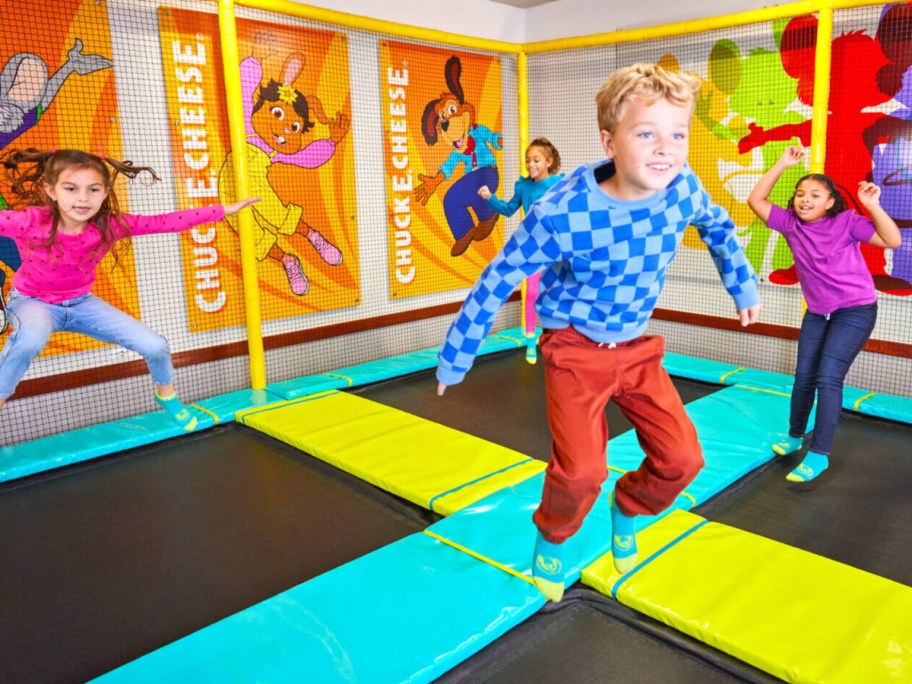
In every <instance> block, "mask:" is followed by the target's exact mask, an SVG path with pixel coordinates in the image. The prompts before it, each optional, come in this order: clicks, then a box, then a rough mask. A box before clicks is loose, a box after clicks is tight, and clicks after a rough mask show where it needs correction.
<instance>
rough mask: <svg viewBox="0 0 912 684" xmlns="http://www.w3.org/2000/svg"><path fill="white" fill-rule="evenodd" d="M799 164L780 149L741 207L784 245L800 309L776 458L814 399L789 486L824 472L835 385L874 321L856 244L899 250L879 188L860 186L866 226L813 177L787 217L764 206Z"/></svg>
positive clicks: (791, 151)
mask: <svg viewBox="0 0 912 684" xmlns="http://www.w3.org/2000/svg"><path fill="white" fill-rule="evenodd" d="M803 157H804V152H803V151H802V149H801V148H800V147H795V146H790V147H788V148H786V150H785V152H784V153H783V154H782V157H781V158H780V159H779V161H777V162H776V163H775V164H774V165H773V166H772V168H770V170H769V171H767V172H766V174H765V175H764V176H763V177H762V178H761V179H760V181H759V182H758V183H757V186H756V187H755V188H754V189H753V191H752V192H751V194H750V197H749V198H748V200H747V203H748V204H749V205H750V208H751V209H753V210H754V213H755V214H757V216H759V217H760V218H761V219H763V220H764V221H765V222H766V224H767V226H769V227H770V228H771V229H772V230H775V231H777V232H779V233H781V234H782V236H783V237H784V238H785V240H786V242H787V243H788V246H789V248H790V249H791V250H792V254H793V255H794V257H795V268H796V270H797V272H798V282H799V284H800V285H801V293H802V294H803V295H804V299H805V301H806V302H807V312H806V313H805V315H804V319H803V320H802V322H801V332H800V333H799V336H798V363H797V366H796V369H795V386H794V388H793V389H792V405H791V416H790V419H789V432H788V436H787V437H785V438H784V439H782V440H781V441H779V442H776V443H775V444H773V447H772V448H773V451H775V452H776V453H777V454H780V455H785V454H790V453H792V452H794V451H798V450H799V449H801V447H802V446H803V445H804V435H805V432H806V431H807V424H808V419H809V417H810V414H811V409H812V408H813V407H814V395H815V394H816V396H817V417H816V419H815V421H814V435H813V438H812V439H811V444H810V448H809V449H808V452H807V454H806V455H805V457H804V460H802V462H801V463H800V464H799V466H798V467H797V468H795V469H794V470H793V471H792V472H791V473H789V474H788V476H787V477H788V479H789V480H792V481H793V482H807V481H808V480H812V479H814V478H815V477H817V476H818V475H819V474H820V473H822V472H823V471H824V470H826V468H827V466H829V455H830V447H831V446H832V443H833V436H834V435H835V433H836V425H837V423H838V422H839V416H840V414H841V413H842V387H843V383H844V382H845V377H846V374H847V373H848V372H849V368H850V367H851V365H852V362H853V361H854V360H855V357H856V356H858V353H859V352H860V351H861V350H862V349H863V348H864V346H865V343H866V342H867V341H868V338H869V337H870V336H871V332H872V331H873V330H874V323H875V322H876V320H877V292H876V291H875V289H874V281H873V279H872V278H871V274H870V272H869V271H868V268H867V266H866V265H865V261H864V257H862V255H861V251H860V250H859V244H860V243H867V244H870V245H873V246H875V247H880V248H881V249H886V248H889V249H895V248H897V247H899V244H900V242H901V239H900V233H899V228H898V227H897V226H896V222H895V221H894V220H893V219H892V218H890V217H889V216H888V215H887V213H886V212H885V211H884V210H883V208H882V207H881V206H880V188H879V187H877V186H876V185H874V184H873V183H866V182H862V183H860V184H859V188H858V199H859V200H860V201H861V203H862V205H863V206H864V208H865V209H866V210H867V212H868V214H870V216H871V218H867V217H865V216H860V215H858V214H856V213H855V212H854V211H852V210H846V208H845V201H844V200H843V198H842V195H840V194H839V192H838V191H837V190H836V186H835V185H834V183H833V180H832V179H831V178H829V177H828V176H824V175H822V174H816V173H815V174H810V175H808V176H805V177H804V178H802V179H801V180H799V181H798V185H797V186H796V188H795V194H794V196H793V197H792V199H791V200H790V201H789V205H788V209H787V210H786V209H782V208H780V207H777V206H776V205H774V204H773V203H772V202H770V200H769V195H770V193H771V192H772V190H773V186H775V184H776V181H777V180H779V177H780V176H781V175H782V173H783V171H785V169H787V168H789V167H790V166H794V165H795V164H797V163H798V162H800V161H801V159H802V158H803Z"/></svg>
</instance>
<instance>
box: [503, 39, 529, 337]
mask: <svg viewBox="0 0 912 684" xmlns="http://www.w3.org/2000/svg"><path fill="white" fill-rule="evenodd" d="M516 86H517V94H518V95H519V103H518V104H519V155H520V160H519V168H520V169H522V168H523V165H524V164H525V162H526V147H528V146H529V72H528V70H527V58H526V53H525V51H523V50H520V52H519V54H518V55H517V56H516ZM503 187H504V189H503V193H504V195H506V192H507V184H506V183H504V185H503ZM521 295H522V302H521V304H520V306H521V308H522V327H523V330H527V328H526V323H527V321H526V297H527V296H528V295H527V294H526V281H525V279H524V280H523V281H522V290H521Z"/></svg>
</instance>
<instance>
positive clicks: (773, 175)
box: [747, 145, 804, 223]
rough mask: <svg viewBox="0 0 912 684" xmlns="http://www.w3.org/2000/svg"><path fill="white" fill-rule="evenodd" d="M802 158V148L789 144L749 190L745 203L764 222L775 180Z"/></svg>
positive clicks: (768, 213) (767, 215) (768, 212)
mask: <svg viewBox="0 0 912 684" xmlns="http://www.w3.org/2000/svg"><path fill="white" fill-rule="evenodd" d="M803 158H804V150H802V149H801V148H800V147H797V146H795V145H789V146H788V147H787V148H785V151H784V152H783V153H782V157H780V158H779V160H778V161H777V162H776V163H775V164H773V165H772V167H771V168H770V170H769V171H767V172H766V173H765V174H763V176H762V177H761V178H760V180H759V181H757V185H755V186H754V189H753V190H751V194H750V197H748V198H747V204H748V206H750V208H751V209H752V210H753V212H754V213H755V214H756V215H757V216H759V217H760V219H761V220H762V221H763V222H764V223H766V222H767V221H768V220H769V215H770V211H771V209H772V206H773V203H772V202H770V199H769V196H770V194H772V192H773V188H774V187H776V181H778V180H779V177H780V176H781V175H782V174H783V172H784V171H785V170H786V169H787V168H789V167H790V166H794V165H795V164H797V163H798V162H800V161H801V160H802V159H803Z"/></svg>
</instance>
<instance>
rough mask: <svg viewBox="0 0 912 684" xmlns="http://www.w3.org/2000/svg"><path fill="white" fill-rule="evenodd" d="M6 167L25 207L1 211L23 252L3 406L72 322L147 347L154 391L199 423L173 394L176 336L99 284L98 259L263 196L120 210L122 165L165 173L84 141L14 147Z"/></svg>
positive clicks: (12, 303)
mask: <svg viewBox="0 0 912 684" xmlns="http://www.w3.org/2000/svg"><path fill="white" fill-rule="evenodd" d="M3 166H4V169H5V171H6V175H7V177H8V179H9V180H10V182H11V191H12V193H11V196H12V198H13V201H12V202H11V204H14V203H15V202H16V201H17V200H18V203H19V204H20V205H24V206H25V209H24V210H22V211H12V210H8V211H0V236H5V237H8V238H12V239H13V240H14V241H15V242H16V245H17V247H18V248H19V252H20V254H21V255H22V265H21V266H20V267H19V270H17V271H16V274H15V276H14V277H13V289H12V290H11V291H10V295H9V301H8V303H7V309H8V311H9V317H10V323H11V325H12V327H13V331H12V332H11V333H10V335H9V337H8V338H7V340H6V344H5V345H4V347H3V351H0V407H2V406H3V404H5V403H6V400H7V399H8V398H9V397H10V395H12V394H13V392H14V391H15V389H16V385H18V384H19V381H20V380H21V379H22V376H23V375H25V372H26V371H27V370H28V368H29V365H30V364H31V362H32V359H34V358H35V357H36V356H37V355H38V354H39V353H40V352H41V350H42V349H44V347H45V345H46V344H47V343H48V340H49V339H50V336H51V333H54V332H57V331H64V330H65V331H69V332H78V333H82V334H83V335H88V336H89V337H93V338H95V339H97V340H101V341H102V342H109V343H112V344H118V345H120V346H122V347H125V348H127V349H130V350H131V351H135V352H136V353H138V354H140V355H141V356H142V357H143V359H144V360H145V361H146V364H147V365H148V366H149V371H150V372H151V374H152V379H153V381H154V382H155V384H156V393H155V400H156V401H157V402H158V403H159V404H161V405H162V406H163V407H164V408H165V409H166V410H167V411H168V412H169V413H170V414H171V415H172V416H174V418H175V420H176V421H177V422H178V423H180V424H181V425H182V426H183V428H184V429H185V430H193V429H194V428H195V427H196V418H195V417H194V416H193V415H191V413H190V411H188V410H187V408H186V407H185V406H184V405H183V404H182V403H181V402H180V400H179V399H178V398H177V395H176V394H175V393H174V385H173V376H174V369H173V367H172V364H171V352H170V350H169V349H168V342H167V340H165V338H164V337H162V336H160V335H158V334H157V333H155V332H153V331H152V330H150V329H149V328H147V327H146V326H145V325H143V324H142V323H140V322H139V321H138V320H136V319H135V318H133V317H132V316H130V315H128V314H126V313H124V312H123V311H121V310H119V309H117V308H115V307H113V306H111V305H110V304H108V303H107V302H105V301H104V300H102V299H99V298H98V297H96V296H95V295H93V294H92V293H91V290H92V286H93V285H94V283H95V267H96V266H98V264H99V263H100V262H101V260H102V258H103V257H104V256H105V254H107V253H108V252H109V251H111V249H112V248H113V247H114V246H115V243H117V241H118V240H123V239H126V238H129V237H131V236H133V235H146V234H150V233H170V232H178V231H182V230H187V229H189V228H192V227H193V226H197V225H200V224H202V223H212V222H215V221H221V220H222V219H223V218H224V217H225V216H228V215H231V214H234V213H236V212H238V211H240V210H241V209H243V208H244V207H247V206H250V205H251V204H253V203H254V202H257V201H259V199H258V198H251V199H245V200H241V201H240V202H235V203H234V204H228V205H225V206H221V205H216V206H212V207H205V208H199V209H188V210H185V211H177V212H173V213H170V214H161V215H159V216H135V215H131V214H122V213H120V211H119V210H118V205H117V197H116V196H115V194H114V191H113V182H114V179H116V177H117V174H123V175H125V176H127V177H128V178H135V177H136V176H137V175H138V174H140V173H141V172H143V171H148V172H149V174H150V175H151V176H152V178H153V179H155V180H158V177H157V176H156V175H155V172H154V171H152V169H149V168H147V167H143V166H132V164H130V163H129V162H120V161H116V160H113V159H105V158H103V157H98V156H96V155H94V154H89V153H87V152H81V151H79V150H51V151H39V150H33V149H28V150H23V151H19V150H13V151H12V152H10V153H9V154H7V155H6V156H5V157H4V159H3ZM109 167H110V168H111V169H113V170H114V171H113V173H111V171H110V170H109ZM116 256H117V253H116V252H115V259H116Z"/></svg>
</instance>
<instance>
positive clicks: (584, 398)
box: [532, 328, 703, 544]
mask: <svg viewBox="0 0 912 684" xmlns="http://www.w3.org/2000/svg"><path fill="white" fill-rule="evenodd" d="M541 349H542V358H543V359H544V363H545V391H546V395H547V403H548V423H549V425H550V427H551V435H552V437H553V439H554V442H553V444H552V447H551V462H550V463H549V464H548V468H547V470H546V471H545V487H544V491H543V493H542V501H541V505H540V506H539V507H538V510H537V511H535V514H534V515H533V517H532V520H533V522H534V523H535V525H536V526H537V527H538V529H539V530H540V531H541V533H542V536H543V537H544V538H545V539H547V540H548V541H549V542H551V543H553V544H560V543H563V542H564V541H565V540H566V539H567V538H568V537H571V536H572V535H573V534H575V533H576V531H577V530H579V528H580V526H581V525H582V524H583V519H584V518H585V517H586V514H587V513H588V512H589V509H590V508H592V505H593V504H594V503H595V500H596V498H597V497H598V495H599V492H600V491H601V487H602V482H604V481H605V479H606V478H607V476H608V464H607V456H606V448H607V445H608V421H607V420H606V419H605V404H607V403H608V400H609V399H612V398H613V399H614V401H615V403H616V404H617V405H618V407H619V408H620V409H621V411H623V413H624V415H625V416H626V417H627V419H628V420H630V422H631V423H633V426H634V428H635V429H636V434H637V439H638V440H639V442H640V446H641V447H642V448H643V451H645V452H646V458H645V459H644V460H643V462H642V463H641V464H640V467H639V468H638V469H637V470H635V471H632V472H628V473H626V474H625V475H624V476H623V477H621V479H620V480H619V481H618V483H617V486H616V490H615V492H616V494H615V497H616V500H617V505H618V507H619V508H620V510H621V512H622V513H625V514H627V515H653V514H656V513H659V512H661V511H663V510H665V509H666V508H668V506H670V505H671V503H672V502H673V501H674V500H675V498H676V497H677V495H678V494H680V493H681V491H682V490H683V489H684V488H685V487H686V486H687V485H688V484H690V482H691V480H693V479H694V477H696V475H697V473H698V472H699V471H700V468H702V467H703V456H702V450H701V448H700V443H699V442H698V441H697V432H696V430H695V429H694V426H693V423H691V422H690V418H688V417H687V414H686V413H685V412H684V405H683V403H682V402H681V397H680V396H679V395H678V391H677V390H676V389H675V387H674V385H673V384H672V382H671V378H669V377H668V373H666V372H665V369H664V368H663V367H662V356H663V355H664V351H665V341H664V340H663V339H662V338H661V337H656V336H652V335H644V336H642V337H638V338H637V339H635V340H630V341H629V342H619V343H618V344H617V345H616V346H615V347H611V346H610V345H608V344H602V345H599V343H598V342H593V341H592V340H590V339H589V338H588V337H586V336H585V335H582V334H581V333H578V332H577V331H576V330H574V329H573V328H563V329H560V330H546V331H545V332H544V333H543V334H542V337H541Z"/></svg>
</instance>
